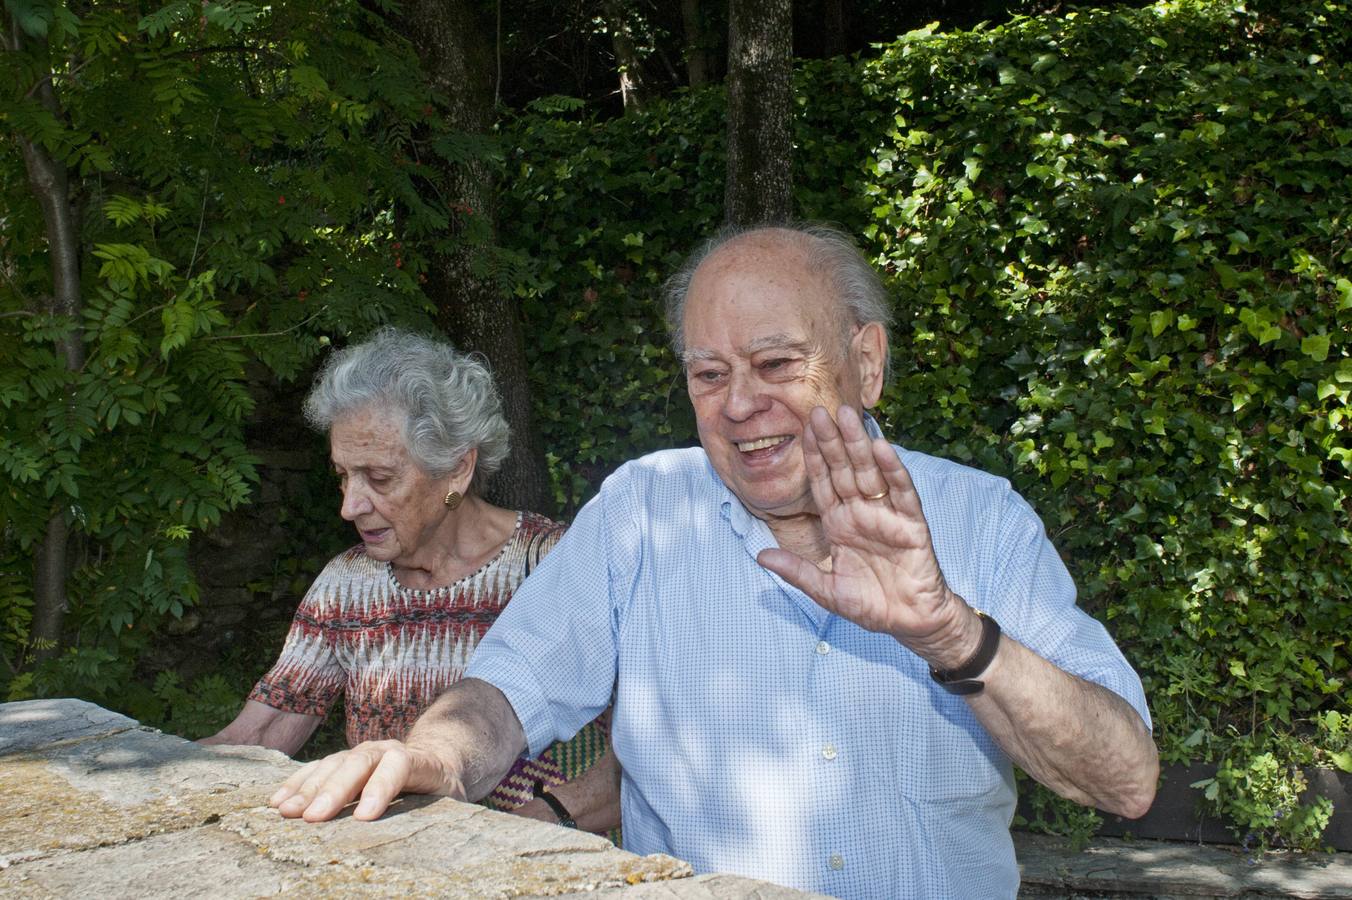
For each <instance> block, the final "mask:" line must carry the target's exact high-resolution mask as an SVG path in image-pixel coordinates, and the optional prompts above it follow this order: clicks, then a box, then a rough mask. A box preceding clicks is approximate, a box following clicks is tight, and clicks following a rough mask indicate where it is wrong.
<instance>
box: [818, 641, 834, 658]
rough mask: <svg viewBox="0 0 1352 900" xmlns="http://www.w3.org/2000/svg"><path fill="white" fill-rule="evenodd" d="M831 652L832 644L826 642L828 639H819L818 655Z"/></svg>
mask: <svg viewBox="0 0 1352 900" xmlns="http://www.w3.org/2000/svg"><path fill="white" fill-rule="evenodd" d="M830 652H831V645H830V644H828V643H826V641H817V655H818V656H825V655H826V654H828V653H830Z"/></svg>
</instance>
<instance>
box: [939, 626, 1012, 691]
mask: <svg viewBox="0 0 1352 900" xmlns="http://www.w3.org/2000/svg"><path fill="white" fill-rule="evenodd" d="M976 614H977V615H978V616H980V617H981V643H980V644H978V645H977V648H976V653H974V654H972V658H971V659H969V660H967V662H965V663H963V664H962V665H960V666H958V667H957V668H955V669H948V670H947V671H944V672H940V671H939V670H938V669H935V668H934V667H933V666H930V677H931V678H933V679H934V680H935V681H936V682H938V683H939V686H940V687H942V688H943V689H944V690H946V691H948V692H949V693H950V694H958V695H959V696H970V695H972V694H979V693H981V689H982V688H984V687H985V686H986V682H984V681H978V680H977V676H978V675H980V674H981V673H982V672H984V671H986V669H987V668H988V667H989V666H990V664H991V660H993V659H995V651H996V650H998V649H1000V623H999V622H996V621H995V620H994V619H992V618H991V617H990V616H988V615H986V614H985V613H983V612H981V611H980V610H977V613H976Z"/></svg>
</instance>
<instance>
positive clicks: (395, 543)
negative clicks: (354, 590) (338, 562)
mask: <svg viewBox="0 0 1352 900" xmlns="http://www.w3.org/2000/svg"><path fill="white" fill-rule="evenodd" d="M402 430H403V426H402V423H401V421H400V417H399V416H397V415H391V414H390V413H388V412H386V411H384V410H381V409H377V408H373V407H367V408H365V409H361V410H358V411H357V412H354V413H349V414H348V415H346V416H343V417H342V418H340V419H338V420H337V421H335V422H334V423H333V427H332V428H330V429H329V454H330V458H331V459H332V460H333V470H334V472H336V473H337V474H338V481H339V486H340V489H341V490H342V492H343V507H342V516H343V518H344V519H346V520H347V521H349V522H351V523H352V524H353V525H355V526H357V533H358V534H360V535H361V540H362V543H363V544H365V545H366V553H367V555H368V556H370V557H371V558H372V559H377V560H380V561H381V562H390V563H394V564H396V565H405V566H410V567H415V566H416V565H417V557H418V554H419V551H420V550H421V549H422V548H423V547H425V546H428V544H429V542H430V541H431V539H432V537H433V535H434V534H435V533H436V531H437V528H438V527H439V526H440V525H441V523H442V522H444V521H445V520H446V517H447V515H449V514H450V511H449V510H448V509H447V508H446V505H445V503H444V502H443V500H444V498H445V496H446V492H447V491H448V490H450V485H451V482H452V480H453V478H452V476H444V477H442V478H436V479H434V478H432V477H431V476H430V475H428V474H427V473H426V472H424V471H423V469H422V467H420V466H419V465H418V464H417V463H416V462H414V461H413V458H412V457H411V456H409V453H408V449H407V448H406V447H405V446H404V439H403V435H402Z"/></svg>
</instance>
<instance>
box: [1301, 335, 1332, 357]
mask: <svg viewBox="0 0 1352 900" xmlns="http://www.w3.org/2000/svg"><path fill="white" fill-rule="evenodd" d="M1300 352H1301V353H1304V354H1305V355H1306V356H1308V357H1310V359H1313V360H1314V361H1315V362H1323V361H1324V360H1326V359H1328V358H1329V336H1328V335H1327V334H1311V335H1307V336H1305V337H1303V338H1301V341H1300Z"/></svg>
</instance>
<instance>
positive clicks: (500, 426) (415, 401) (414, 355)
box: [305, 326, 511, 493]
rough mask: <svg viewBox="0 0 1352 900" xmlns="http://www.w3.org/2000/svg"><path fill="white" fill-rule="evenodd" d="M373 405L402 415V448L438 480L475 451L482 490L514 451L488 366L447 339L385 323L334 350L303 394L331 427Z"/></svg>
mask: <svg viewBox="0 0 1352 900" xmlns="http://www.w3.org/2000/svg"><path fill="white" fill-rule="evenodd" d="M368 408H374V409H380V410H388V411H390V412H391V413H392V414H394V415H396V416H399V415H402V416H403V419H404V429H403V439H404V446H405V447H407V448H408V452H409V455H410V456H412V457H413V460H414V461H415V462H416V463H417V464H418V465H419V466H421V467H422V469H423V470H424V471H425V472H427V473H428V474H429V475H432V476H434V477H438V476H441V475H446V474H448V473H450V472H451V471H452V470H453V469H454V468H455V467H456V465H457V464H458V463H459V462H460V460H461V458H463V457H464V455H465V454H466V453H468V452H469V451H470V450H471V449H475V448H477V449H478V451H479V458H478V461H477V463H476V464H475V467H474V479H473V482H472V487H473V489H474V491H475V492H476V493H482V490H483V487H484V486H485V485H486V484H487V483H488V479H489V478H491V477H492V476H493V473H495V472H497V470H498V469H499V468H501V466H502V462H503V460H505V459H506V458H507V454H508V453H509V452H511V446H510V439H509V430H508V428H507V420H506V419H505V418H504V417H503V415H502V401H501V399H499V397H498V389H497V386H496V385H495V384H494V383H493V376H492V374H491V373H490V372H489V371H488V366H487V365H485V363H484V361H483V360H482V359H481V358H479V357H478V356H477V355H470V354H466V353H461V352H459V351H458V350H456V349H455V348H454V347H452V346H451V345H450V344H447V343H444V342H441V341H435V340H431V339H429V338H425V337H421V336H419V335H416V334H412V333H410V332H407V331H401V330H400V329H398V328H394V327H390V326H387V327H385V328H381V329H380V330H379V331H377V332H375V333H374V334H372V335H371V336H370V337H369V338H367V339H366V340H364V341H362V342H361V343H360V344H354V345H353V346H351V347H346V348H344V349H342V350H338V351H335V352H334V353H332V354H330V355H329V358H328V359H327V360H325V361H324V366H323V368H322V369H320V371H319V374H318V375H317V376H316V377H315V386H314V388H313V389H312V390H311V391H310V396H309V397H307V398H306V399H305V419H306V421H308V422H309V423H310V425H311V426H313V427H314V428H316V429H318V430H319V431H324V432H327V431H328V430H329V429H330V428H332V427H333V423H334V422H335V421H336V420H338V419H340V418H342V417H343V416H345V415H348V414H350V413H354V412H357V411H359V410H362V409H368Z"/></svg>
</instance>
